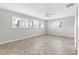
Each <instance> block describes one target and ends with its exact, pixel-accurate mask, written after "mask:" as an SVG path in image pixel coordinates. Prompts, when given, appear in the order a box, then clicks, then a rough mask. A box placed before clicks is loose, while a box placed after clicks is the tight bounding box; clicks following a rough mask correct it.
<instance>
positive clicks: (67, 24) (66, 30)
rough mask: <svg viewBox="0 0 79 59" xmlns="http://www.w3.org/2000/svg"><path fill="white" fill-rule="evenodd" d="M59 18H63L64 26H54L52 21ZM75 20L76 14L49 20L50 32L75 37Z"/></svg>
mask: <svg viewBox="0 0 79 59" xmlns="http://www.w3.org/2000/svg"><path fill="white" fill-rule="evenodd" d="M58 20H63V24H62V28H54V27H52V23H53V22H54V21H58ZM74 21H75V17H74V16H70V17H65V18H61V19H55V20H50V21H48V22H47V27H48V34H55V35H61V36H68V37H74Z"/></svg>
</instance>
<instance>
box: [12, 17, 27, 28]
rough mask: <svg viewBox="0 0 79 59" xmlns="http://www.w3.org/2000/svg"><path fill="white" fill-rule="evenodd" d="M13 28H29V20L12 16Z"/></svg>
mask: <svg viewBox="0 0 79 59" xmlns="http://www.w3.org/2000/svg"><path fill="white" fill-rule="evenodd" d="M12 27H13V28H28V19H25V18H20V17H15V16H12Z"/></svg>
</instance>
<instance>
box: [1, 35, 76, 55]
mask: <svg viewBox="0 0 79 59" xmlns="http://www.w3.org/2000/svg"><path fill="white" fill-rule="evenodd" d="M0 54H1V55H76V49H75V48H74V39H73V38H70V37H64V36H57V35H41V36H37V37H32V38H28V39H23V40H19V41H15V42H11V43H7V44H3V45H0Z"/></svg>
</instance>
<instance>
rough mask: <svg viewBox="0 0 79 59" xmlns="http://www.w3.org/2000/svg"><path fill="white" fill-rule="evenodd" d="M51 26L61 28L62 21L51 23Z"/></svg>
mask: <svg viewBox="0 0 79 59" xmlns="http://www.w3.org/2000/svg"><path fill="white" fill-rule="evenodd" d="M52 26H53V28H58V27H62V20H59V21H53V23H52Z"/></svg>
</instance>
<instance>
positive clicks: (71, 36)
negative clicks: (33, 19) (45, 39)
mask: <svg viewBox="0 0 79 59" xmlns="http://www.w3.org/2000/svg"><path fill="white" fill-rule="evenodd" d="M47 34H51V35H59V36H65V37H72V38H74V36H68V35H60V34H52V33H47Z"/></svg>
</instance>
